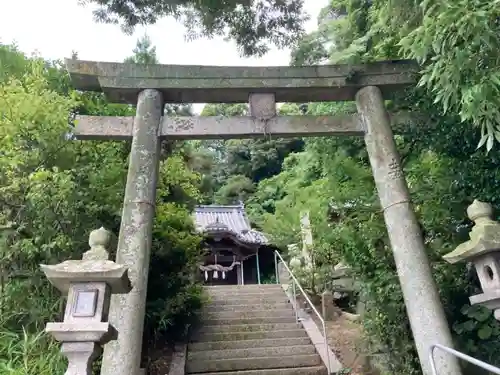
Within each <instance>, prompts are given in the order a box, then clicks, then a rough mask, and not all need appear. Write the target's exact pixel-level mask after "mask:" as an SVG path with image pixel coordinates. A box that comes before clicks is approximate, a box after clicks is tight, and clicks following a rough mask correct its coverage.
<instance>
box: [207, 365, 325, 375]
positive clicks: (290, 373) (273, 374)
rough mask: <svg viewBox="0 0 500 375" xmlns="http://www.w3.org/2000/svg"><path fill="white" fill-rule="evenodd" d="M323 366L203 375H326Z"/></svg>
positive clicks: (208, 374)
mask: <svg viewBox="0 0 500 375" xmlns="http://www.w3.org/2000/svg"><path fill="white" fill-rule="evenodd" d="M327 374H328V371H327V370H326V367H325V366H311V367H296V368H273V369H265V370H246V371H227V372H224V373H223V374H221V373H220V372H208V373H205V374H203V375H327Z"/></svg>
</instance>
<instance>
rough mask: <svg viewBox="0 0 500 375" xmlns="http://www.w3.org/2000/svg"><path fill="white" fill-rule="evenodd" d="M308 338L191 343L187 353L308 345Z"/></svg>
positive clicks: (309, 341) (309, 342)
mask: <svg viewBox="0 0 500 375" xmlns="http://www.w3.org/2000/svg"><path fill="white" fill-rule="evenodd" d="M310 344H311V340H310V339H309V337H307V335H306V336H303V337H286V338H281V339H275V338H272V339H260V340H240V341H207V342H193V343H190V344H189V346H188V352H197V351H204V350H225V349H247V348H272V347H279V346H283V347H286V346H300V345H310Z"/></svg>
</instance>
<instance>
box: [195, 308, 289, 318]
mask: <svg viewBox="0 0 500 375" xmlns="http://www.w3.org/2000/svg"><path fill="white" fill-rule="evenodd" d="M271 314H272V316H274V317H282V318H284V317H287V318H288V317H290V316H295V313H294V311H293V310H292V307H291V306H290V308H288V309H275V310H273V312H272V313H270V312H269V311H268V310H246V311H245V310H244V311H217V312H215V311H214V312H210V313H205V314H204V315H203V318H204V319H249V318H266V317H268V316H270V315H271Z"/></svg>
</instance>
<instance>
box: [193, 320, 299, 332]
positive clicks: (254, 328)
mask: <svg viewBox="0 0 500 375" xmlns="http://www.w3.org/2000/svg"><path fill="white" fill-rule="evenodd" d="M301 328H302V327H301V326H300V324H298V323H295V321H294V322H293V323H264V324H238V325H202V326H201V327H200V328H199V329H198V330H196V331H195V332H194V333H193V335H197V334H206V333H217V332H221V333H223V332H224V333H225V332H258V331H287V330H290V329H301Z"/></svg>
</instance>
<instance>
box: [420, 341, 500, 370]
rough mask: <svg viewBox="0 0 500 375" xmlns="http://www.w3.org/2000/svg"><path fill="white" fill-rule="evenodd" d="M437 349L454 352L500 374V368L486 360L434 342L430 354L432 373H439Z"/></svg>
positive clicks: (461, 357)
mask: <svg viewBox="0 0 500 375" xmlns="http://www.w3.org/2000/svg"><path fill="white" fill-rule="evenodd" d="M436 349H441V350H442V351H445V352H447V353H449V354H452V355H454V356H456V357H458V358H460V359H463V360H464V361H467V362H469V363H472V364H473V365H476V366H477V367H481V368H482V369H484V370H486V371H489V372H492V373H494V374H497V375H500V368H498V367H495V366H492V365H490V364H488V363H486V362H483V361H480V360H479V359H476V358H474V357H471V356H470V355H467V354H464V353H461V352H459V351H457V350H455V349H452V348H448V347H447V346H444V345H441V344H434V345H432V346H431V351H430V354H429V359H430V362H431V370H432V375H438V373H437V370H436V363H435V361H434V352H435V350H436Z"/></svg>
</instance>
